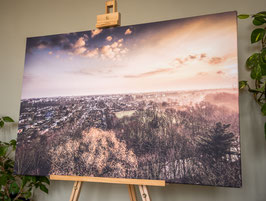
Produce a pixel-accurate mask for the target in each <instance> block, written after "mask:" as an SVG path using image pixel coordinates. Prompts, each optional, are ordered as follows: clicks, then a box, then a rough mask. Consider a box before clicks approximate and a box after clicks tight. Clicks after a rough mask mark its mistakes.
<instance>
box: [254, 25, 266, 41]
mask: <svg viewBox="0 0 266 201" xmlns="http://www.w3.org/2000/svg"><path fill="white" fill-rule="evenodd" d="M264 35H265V29H262V28H258V29H255V30H253V31H252V33H251V43H256V42H258V41H260V40H261V39H262V38H263V36H264Z"/></svg>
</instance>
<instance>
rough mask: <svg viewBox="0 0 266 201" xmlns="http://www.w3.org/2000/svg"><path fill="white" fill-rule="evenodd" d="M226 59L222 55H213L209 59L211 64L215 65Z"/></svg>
mask: <svg viewBox="0 0 266 201" xmlns="http://www.w3.org/2000/svg"><path fill="white" fill-rule="evenodd" d="M224 60H225V59H224V58H222V57H212V58H210V60H209V61H208V63H209V64H212V65H215V64H220V63H222V62H223V61H224Z"/></svg>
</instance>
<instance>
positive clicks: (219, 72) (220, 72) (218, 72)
mask: <svg viewBox="0 0 266 201" xmlns="http://www.w3.org/2000/svg"><path fill="white" fill-rule="evenodd" d="M216 73H217V74H218V75H224V74H225V72H223V71H221V70H219V71H217V72H216Z"/></svg>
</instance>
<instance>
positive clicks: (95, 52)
mask: <svg viewBox="0 0 266 201" xmlns="http://www.w3.org/2000/svg"><path fill="white" fill-rule="evenodd" d="M98 54H99V49H98V48H96V49H94V50H87V51H86V52H85V53H84V56H85V57H89V58H92V57H96V56H98Z"/></svg>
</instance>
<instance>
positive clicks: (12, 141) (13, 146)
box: [9, 139, 17, 151]
mask: <svg viewBox="0 0 266 201" xmlns="http://www.w3.org/2000/svg"><path fill="white" fill-rule="evenodd" d="M9 144H10V145H11V146H12V149H13V151H15V150H16V146H17V141H16V140H14V139H13V140H10V142H9Z"/></svg>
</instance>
